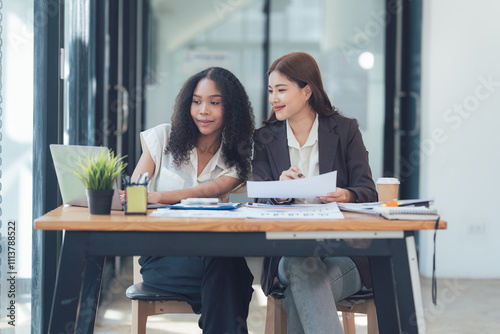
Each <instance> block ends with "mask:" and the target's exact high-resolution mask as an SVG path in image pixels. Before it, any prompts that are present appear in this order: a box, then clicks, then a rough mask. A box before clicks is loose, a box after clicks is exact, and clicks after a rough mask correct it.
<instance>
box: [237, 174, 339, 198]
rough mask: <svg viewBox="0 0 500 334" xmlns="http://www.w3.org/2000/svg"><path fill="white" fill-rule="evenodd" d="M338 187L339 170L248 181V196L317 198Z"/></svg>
mask: <svg viewBox="0 0 500 334" xmlns="http://www.w3.org/2000/svg"><path fill="white" fill-rule="evenodd" d="M336 188H337V171H333V172H329V173H325V174H321V175H318V176H312V177H307V178H303V179H295V180H287V181H248V182H247V192H248V197H253V198H315V197H317V196H327V194H328V193H330V192H334V191H335V190H336Z"/></svg>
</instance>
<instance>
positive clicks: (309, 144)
mask: <svg viewBox="0 0 500 334" xmlns="http://www.w3.org/2000/svg"><path fill="white" fill-rule="evenodd" d="M318 126H319V121H318V114H316V119H315V120H314V123H313V125H312V127H311V131H310V132H309V136H308V137H307V140H306V142H305V143H304V145H303V146H302V147H301V146H300V144H299V142H298V141H297V138H295V135H294V134H293V131H292V128H291V127H290V124H289V123H288V120H287V121H286V137H287V140H288V152H289V154H290V163H291V164H292V166H297V168H299V169H300V170H301V171H302V174H304V176H305V177H311V176H316V175H319V148H318V147H319V146H318ZM295 203H297V204H300V203H306V204H312V203H320V202H319V201H318V200H316V199H315V198H296V199H295Z"/></svg>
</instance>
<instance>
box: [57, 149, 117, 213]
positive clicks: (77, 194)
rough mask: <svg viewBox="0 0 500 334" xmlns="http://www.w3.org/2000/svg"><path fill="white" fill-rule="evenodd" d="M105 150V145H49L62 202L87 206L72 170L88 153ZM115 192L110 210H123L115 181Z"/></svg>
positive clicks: (82, 186) (81, 188)
mask: <svg viewBox="0 0 500 334" xmlns="http://www.w3.org/2000/svg"><path fill="white" fill-rule="evenodd" d="M103 151H104V152H107V151H108V148H107V147H97V146H78V145H56V144H52V145H50V153H51V155H52V160H53V161H54V168H55V170H56V176H57V182H58V183H59V189H60V190H61V197H62V200H63V203H64V204H69V205H75V206H88V203H87V195H86V193H85V187H84V185H83V183H82V181H80V179H79V178H78V176H76V175H75V173H74V171H75V170H77V169H80V167H79V165H78V163H79V161H80V160H81V159H82V158H83V157H85V156H86V155H88V154H99V153H101V152H103ZM114 189H115V192H114V194H113V202H112V204H111V210H123V206H122V203H121V201H120V194H119V193H118V186H117V185H116V183H115V186H114Z"/></svg>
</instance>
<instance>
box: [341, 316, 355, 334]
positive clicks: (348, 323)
mask: <svg viewBox="0 0 500 334" xmlns="http://www.w3.org/2000/svg"><path fill="white" fill-rule="evenodd" d="M342 323H343V324H344V334H356V324H355V322H354V313H351V312H342Z"/></svg>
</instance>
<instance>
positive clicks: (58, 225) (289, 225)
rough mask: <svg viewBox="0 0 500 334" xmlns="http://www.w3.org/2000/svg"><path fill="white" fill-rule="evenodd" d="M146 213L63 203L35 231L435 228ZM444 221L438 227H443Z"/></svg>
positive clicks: (350, 218) (360, 219) (365, 220)
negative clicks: (95, 211) (98, 211)
mask: <svg viewBox="0 0 500 334" xmlns="http://www.w3.org/2000/svg"><path fill="white" fill-rule="evenodd" d="M151 212H152V211H150V212H148V215H147V216H146V215H138V216H136V215H125V214H124V212H123V211H111V214H109V215H91V214H90V213H89V210H88V208H86V207H76V206H68V205H63V206H60V207H58V208H57V209H55V210H52V211H50V212H48V213H47V214H45V215H43V216H42V217H40V218H38V219H35V229H37V230H72V231H159V232H160V231H183V232H278V231H416V230H431V229H434V228H435V225H436V222H435V221H433V220H387V219H384V218H382V217H379V216H374V215H367V214H359V213H351V212H343V214H344V219H332V220H298V219H297V220H271V219H254V218H199V217H196V218H194V217H193V218H158V217H150V216H149V213H151ZM446 227H447V223H446V221H440V222H439V229H446Z"/></svg>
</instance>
